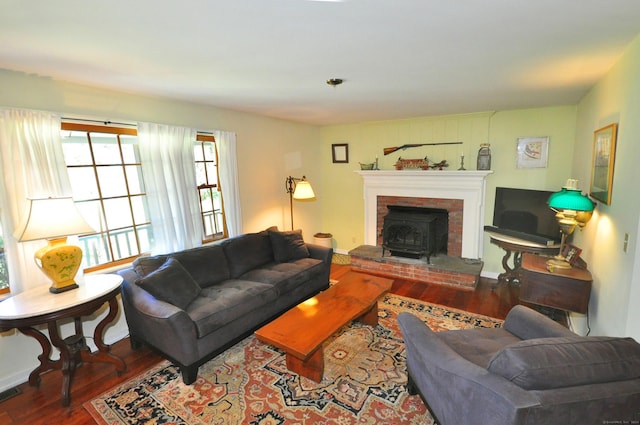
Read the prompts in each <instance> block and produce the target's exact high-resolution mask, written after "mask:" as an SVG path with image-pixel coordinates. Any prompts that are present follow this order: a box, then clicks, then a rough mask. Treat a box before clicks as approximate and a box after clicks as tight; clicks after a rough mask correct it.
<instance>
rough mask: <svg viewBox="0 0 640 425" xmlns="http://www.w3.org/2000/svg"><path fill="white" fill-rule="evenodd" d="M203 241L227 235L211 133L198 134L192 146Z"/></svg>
mask: <svg viewBox="0 0 640 425" xmlns="http://www.w3.org/2000/svg"><path fill="white" fill-rule="evenodd" d="M193 153H194V157H195V166H196V180H197V185H198V196H199V199H200V215H201V217H202V228H203V232H204V241H205V242H208V241H213V240H218V239H223V238H226V237H227V231H226V226H225V220H224V208H223V202H222V192H221V191H220V185H219V184H218V156H217V152H216V142H215V139H214V137H213V136H212V135H206V134H198V135H197V139H196V143H195V144H194V147H193Z"/></svg>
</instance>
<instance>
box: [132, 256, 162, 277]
mask: <svg viewBox="0 0 640 425" xmlns="http://www.w3.org/2000/svg"><path fill="white" fill-rule="evenodd" d="M168 258H169V256H168V255H156V256H153V257H138V258H136V259H135V260H134V261H133V269H134V270H135V271H136V274H137V275H138V276H139V277H145V276H146V275H148V274H149V273H151V272H153V271H155V270H158V269H159V268H160V267H161V266H162V265H163V264H164V263H165V262H166V261H167V259H168Z"/></svg>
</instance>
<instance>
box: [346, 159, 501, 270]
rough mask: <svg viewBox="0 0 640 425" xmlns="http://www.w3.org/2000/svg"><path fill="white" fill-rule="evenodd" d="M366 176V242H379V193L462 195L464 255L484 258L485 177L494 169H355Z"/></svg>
mask: <svg viewBox="0 0 640 425" xmlns="http://www.w3.org/2000/svg"><path fill="white" fill-rule="evenodd" d="M356 173H358V174H360V175H361V176H362V178H363V179H364V191H363V193H364V243H365V244H366V245H376V244H377V239H378V238H377V235H376V231H377V212H378V205H377V201H378V196H402V197H414V198H440V199H462V200H463V201H464V206H463V213H462V257H464V258H482V244H483V234H484V198H485V187H486V177H487V176H488V175H489V174H491V173H493V171H423V170H417V171H409V170H401V171H395V170H377V171H356Z"/></svg>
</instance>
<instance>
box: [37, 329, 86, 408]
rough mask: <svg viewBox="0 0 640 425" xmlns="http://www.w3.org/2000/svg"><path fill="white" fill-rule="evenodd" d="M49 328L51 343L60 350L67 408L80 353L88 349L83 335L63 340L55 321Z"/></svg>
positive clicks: (64, 403) (63, 394)
mask: <svg viewBox="0 0 640 425" xmlns="http://www.w3.org/2000/svg"><path fill="white" fill-rule="evenodd" d="M47 326H48V329H49V338H51V343H52V344H53V345H54V346H55V347H57V348H58V349H59V350H60V360H59V361H60V362H61V365H62V367H61V369H62V405H63V406H65V407H66V406H69V404H70V403H71V380H72V378H73V374H74V372H75V370H76V366H77V363H78V358H79V357H78V353H79V352H81V351H87V350H88V348H87V344H86V342H85V339H84V335H82V333H80V334H79V335H73V336H70V337H68V338H66V339H62V338H61V337H60V333H59V332H58V324H57V323H56V322H55V321H52V322H49V323H48V324H47Z"/></svg>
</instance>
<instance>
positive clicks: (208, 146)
mask: <svg viewBox="0 0 640 425" xmlns="http://www.w3.org/2000/svg"><path fill="white" fill-rule="evenodd" d="M203 145H204V159H205V161H213V162H214V163H215V160H216V147H215V145H214V144H213V143H210V142H205V143H203Z"/></svg>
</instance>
